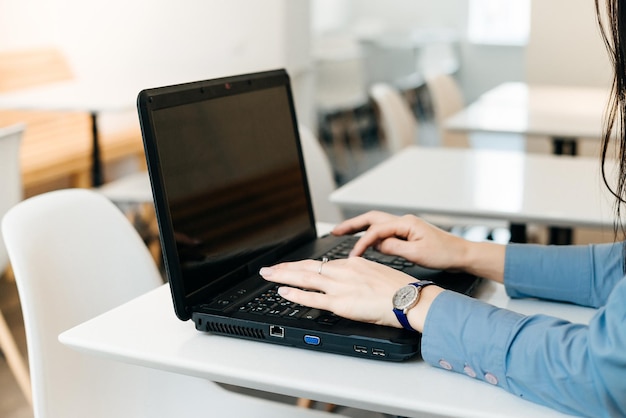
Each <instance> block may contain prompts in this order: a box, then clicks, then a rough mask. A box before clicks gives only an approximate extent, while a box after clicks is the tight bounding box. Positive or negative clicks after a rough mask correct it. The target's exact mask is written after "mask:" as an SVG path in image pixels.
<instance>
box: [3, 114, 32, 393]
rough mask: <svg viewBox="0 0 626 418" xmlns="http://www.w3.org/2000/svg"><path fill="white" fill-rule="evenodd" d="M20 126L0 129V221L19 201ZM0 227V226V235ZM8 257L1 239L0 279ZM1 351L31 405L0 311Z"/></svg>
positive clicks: (25, 374)
mask: <svg viewBox="0 0 626 418" xmlns="http://www.w3.org/2000/svg"><path fill="white" fill-rule="evenodd" d="M23 132H24V126H23V125H12V126H10V127H6V128H0V218H2V216H3V215H4V214H5V213H6V212H7V211H8V210H9V209H10V208H11V207H12V206H13V205H15V204H16V203H18V202H19V201H20V200H22V178H21V174H20V144H21V141H22V134H23ZM1 233H2V226H0V235H1ZM8 265H9V256H8V254H7V251H6V248H5V247H4V242H3V241H2V239H0V278H2V276H3V274H4V273H5V272H6V271H7V267H8ZM0 349H1V350H2V352H3V353H4V356H5V357H6V360H7V364H8V365H9V368H10V369H11V372H12V373H13V375H14V376H15V380H17V383H18V385H19V387H20V389H21V390H22V392H23V393H24V396H25V397H26V400H27V401H28V402H29V403H31V402H32V395H31V390H30V378H29V376H28V367H27V365H26V362H25V361H24V359H23V358H22V355H21V353H20V351H19V349H18V347H17V345H16V343H15V339H14V338H13V335H12V334H11V331H10V329H9V327H8V325H7V323H6V321H5V318H4V315H3V314H2V311H1V310H0Z"/></svg>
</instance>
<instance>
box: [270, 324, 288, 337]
mask: <svg viewBox="0 0 626 418" xmlns="http://www.w3.org/2000/svg"><path fill="white" fill-rule="evenodd" d="M270 337H275V338H285V328H283V327H279V326H277V325H270Z"/></svg>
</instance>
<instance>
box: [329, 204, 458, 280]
mask: <svg viewBox="0 0 626 418" xmlns="http://www.w3.org/2000/svg"><path fill="white" fill-rule="evenodd" d="M362 231H365V233H364V234H363V236H362V237H361V238H360V239H359V241H358V242H357V243H356V244H355V246H354V249H353V250H352V252H351V253H350V255H351V256H360V255H362V254H363V253H364V252H365V250H366V249H367V248H368V247H374V248H375V249H376V250H378V251H380V252H382V253H385V254H393V255H399V256H401V257H404V258H406V259H407V260H410V261H412V262H414V263H416V264H419V265H421V266H424V267H429V268H434V269H438V270H452V269H459V268H460V267H461V265H462V260H463V259H464V257H465V253H466V252H467V247H468V244H470V243H469V242H468V241H466V240H464V239H463V238H460V237H457V236H455V235H452V234H450V233H448V232H445V231H443V230H441V229H439V228H437V227H435V226H433V225H431V224H429V223H428V222H426V221H424V220H422V219H420V218H418V217H416V216H413V215H404V216H394V215H390V214H388V213H384V212H377V211H372V212H368V213H365V214H363V215H360V216H357V217H355V218H352V219H348V220H347V221H344V222H342V223H341V224H339V225H337V226H336V227H335V229H334V230H333V234H334V235H346V234H354V233H357V232H362Z"/></svg>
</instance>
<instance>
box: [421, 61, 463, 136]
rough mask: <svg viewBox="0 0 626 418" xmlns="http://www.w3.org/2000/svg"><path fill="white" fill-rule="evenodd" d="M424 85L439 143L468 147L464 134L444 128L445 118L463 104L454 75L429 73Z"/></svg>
mask: <svg viewBox="0 0 626 418" xmlns="http://www.w3.org/2000/svg"><path fill="white" fill-rule="evenodd" d="M426 87H427V88H428V91H429V93H430V98H431V103H432V108H433V113H434V116H435V123H436V124H437V129H438V131H439V139H440V143H441V145H443V146H444V147H458V148H469V147H470V141H469V138H468V136H467V135H466V134H463V133H456V132H448V131H446V129H445V128H444V121H445V120H446V118H448V117H449V116H452V115H453V114H454V113H456V112H459V111H460V110H462V109H463V107H464V106H465V101H464V99H463V93H462V92H461V88H460V87H459V85H458V83H457V82H456V80H455V79H454V77H452V76H451V75H449V74H444V73H438V74H435V75H430V76H428V77H427V78H426Z"/></svg>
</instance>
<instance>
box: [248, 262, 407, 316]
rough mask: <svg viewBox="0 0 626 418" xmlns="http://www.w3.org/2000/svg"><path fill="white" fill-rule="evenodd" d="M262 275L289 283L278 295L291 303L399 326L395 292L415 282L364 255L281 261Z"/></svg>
mask: <svg viewBox="0 0 626 418" xmlns="http://www.w3.org/2000/svg"><path fill="white" fill-rule="evenodd" d="M260 274H261V276H262V277H263V278H265V279H266V280H269V281H272V282H276V283H280V284H284V285H286V286H282V287H280V288H279V294H280V295H281V296H282V297H284V298H285V299H287V300H289V301H291V302H295V303H299V304H301V305H304V306H309V307H312V308H317V309H323V310H327V311H331V312H334V313H335V314H337V315H339V316H342V317H344V318H349V319H353V320H356V321H361V322H370V323H374V324H379V325H387V326H393V327H398V328H399V327H400V323H399V322H398V320H397V319H396V316H395V315H394V313H393V304H392V298H393V295H394V293H395V292H396V291H397V290H398V289H399V288H401V287H402V286H404V285H406V284H408V283H411V282H414V281H415V279H414V278H413V277H411V276H408V275H406V274H404V273H402V272H400V271H397V270H394V269H392V268H390V267H387V266H384V265H382V264H378V263H375V262H372V261H369V260H366V259H364V258H361V257H350V258H347V259H340V260H332V261H329V262H326V263H324V264H322V262H321V261H319V260H304V261H298V262H291V263H282V264H278V265H275V266H273V267H264V268H262V269H261V270H260ZM302 289H307V290H302Z"/></svg>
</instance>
